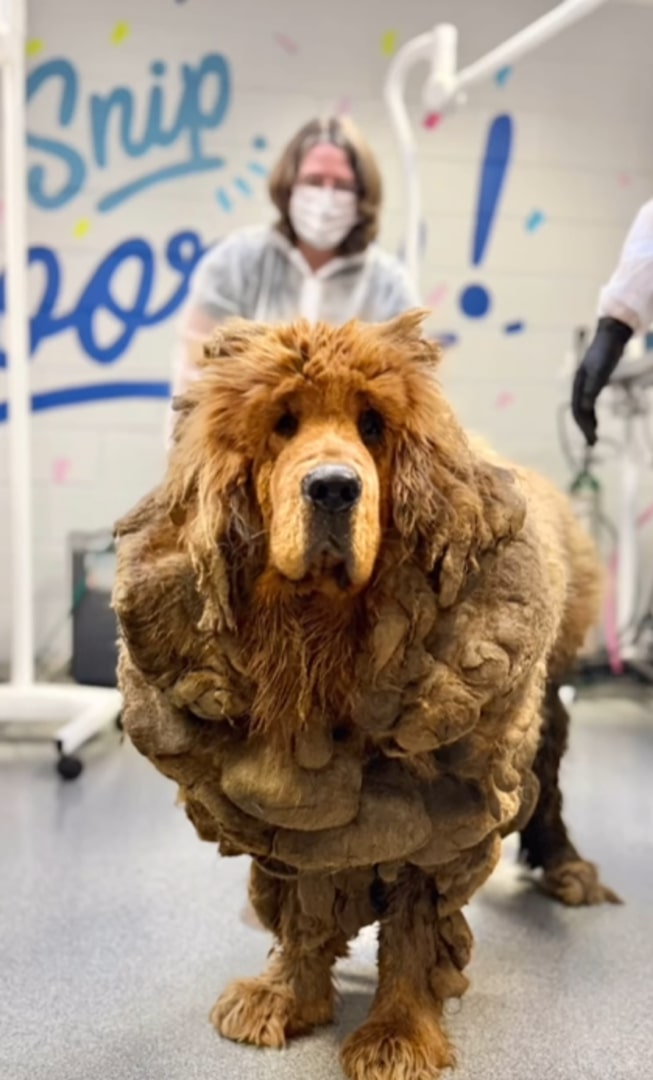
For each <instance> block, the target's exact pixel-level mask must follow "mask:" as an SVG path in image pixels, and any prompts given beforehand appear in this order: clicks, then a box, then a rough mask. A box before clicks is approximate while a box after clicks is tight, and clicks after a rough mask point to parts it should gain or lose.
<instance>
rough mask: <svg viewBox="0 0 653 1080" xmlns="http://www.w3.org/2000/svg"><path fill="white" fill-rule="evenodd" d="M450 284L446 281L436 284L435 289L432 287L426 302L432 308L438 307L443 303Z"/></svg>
mask: <svg viewBox="0 0 653 1080" xmlns="http://www.w3.org/2000/svg"><path fill="white" fill-rule="evenodd" d="M448 291H449V290H448V286H447V285H445V284H444V283H443V284H442V285H436V286H435V288H434V289H431V291H430V293H429V294H428V296H427V298H426V303H427V304H428V306H429V307H430V308H436V307H438V305H439V304H441V303H442V301H443V300H444V298H445V296H446V295H447V292H448Z"/></svg>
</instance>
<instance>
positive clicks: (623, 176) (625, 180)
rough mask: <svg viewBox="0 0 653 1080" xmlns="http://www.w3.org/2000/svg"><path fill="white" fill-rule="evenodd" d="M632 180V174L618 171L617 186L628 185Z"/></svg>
mask: <svg viewBox="0 0 653 1080" xmlns="http://www.w3.org/2000/svg"><path fill="white" fill-rule="evenodd" d="M632 182H633V178H632V176H631V175H630V174H629V173H627V172H620V173H619V175H618V176H617V183H618V184H619V187H630V185H631V184H632Z"/></svg>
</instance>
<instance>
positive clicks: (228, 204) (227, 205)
mask: <svg viewBox="0 0 653 1080" xmlns="http://www.w3.org/2000/svg"><path fill="white" fill-rule="evenodd" d="M215 197H216V199H217V200H218V202H219V203H220V206H221V207H222V209H223V210H225V211H226V212H227V214H230V213H231V211H232V210H233V203H232V201H231V199H230V198H229V195H228V194H227V192H226V191H225V189H224V188H218V190H217V191H216V195H215Z"/></svg>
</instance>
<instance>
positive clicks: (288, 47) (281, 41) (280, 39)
mask: <svg viewBox="0 0 653 1080" xmlns="http://www.w3.org/2000/svg"><path fill="white" fill-rule="evenodd" d="M274 40H275V41H276V43H277V45H280V46H281V48H282V49H283V51H284V52H287V53H289V54H290V55H294V54H295V53H296V52H298V51H299V45H298V44H297V42H296V41H293V39H292V38H291V37H289V36H288V34H275V35H274Z"/></svg>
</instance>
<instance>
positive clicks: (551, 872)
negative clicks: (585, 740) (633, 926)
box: [521, 682, 620, 906]
mask: <svg viewBox="0 0 653 1080" xmlns="http://www.w3.org/2000/svg"><path fill="white" fill-rule="evenodd" d="M568 732H569V714H568V712H567V710H566V708H565V706H564V705H563V703H562V702H561V700H560V697H559V695H558V686H557V685H556V684H555V683H553V682H550V683H549V684H548V686H547V691H546V695H545V699H544V704H543V724H542V735H541V738H540V746H539V750H538V752H537V757H536V759H535V763H534V766H533V770H534V772H535V775H536V776H537V779H538V781H539V784H540V793H539V797H538V800H537V803H536V806H535V810H534V811H533V815H532V817H531V819H530V821H529V822H528V824H527V825H526V826H525V827H524V829H522V832H521V852H522V857H523V858H524V860H525V862H526V863H527V864H528V865H529V866H530V867H531V868H532V869H533V870H536V869H538V868H540V867H541V868H542V871H543V874H542V887H543V888H544V889H545V890H546V891H547V892H548V893H549V894H550V895H551V896H553V897H555V899H556V900H560V901H561V902H562V903H563V904H568V905H570V906H580V905H582V904H601V903H604V902H606V901H607V902H609V903H612V904H617V903H620V900H619V897H618V896H617V895H616V894H615V893H613V892H612V890H611V889H608V888H606V886H605V885H602V884H601V881H600V880H599V876H598V872H597V869H596V867H595V866H594V864H593V863H590V862H587V861H586V860H585V859H583V858H582V857H581V856H580V855H579V854H578V852H577V851H576V848H575V847H574V845H573V844H572V842H571V840H570V839H569V835H568V833H567V827H566V825H565V823H564V820H563V817H562V792H561V791H560V781H559V770H560V762H561V760H562V757H563V755H564V753H565V750H566V749H567V737H568Z"/></svg>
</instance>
